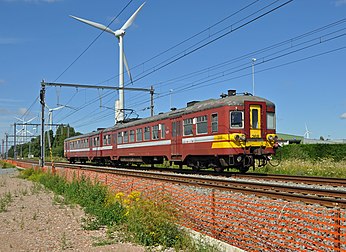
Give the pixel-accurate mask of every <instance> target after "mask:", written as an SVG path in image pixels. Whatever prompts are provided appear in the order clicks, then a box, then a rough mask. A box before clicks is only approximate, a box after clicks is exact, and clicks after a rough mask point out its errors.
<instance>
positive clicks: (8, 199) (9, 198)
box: [0, 192, 13, 213]
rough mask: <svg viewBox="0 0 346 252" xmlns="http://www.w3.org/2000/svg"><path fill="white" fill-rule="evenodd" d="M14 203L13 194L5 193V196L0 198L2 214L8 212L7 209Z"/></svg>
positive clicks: (0, 211)
mask: <svg viewBox="0 0 346 252" xmlns="http://www.w3.org/2000/svg"><path fill="white" fill-rule="evenodd" d="M12 201H13V198H12V194H11V193H10V192H7V193H5V195H4V196H2V197H1V198H0V213H2V212H5V211H7V207H8V205H9V204H10V203H11V202H12Z"/></svg>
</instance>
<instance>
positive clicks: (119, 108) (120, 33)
mask: <svg viewBox="0 0 346 252" xmlns="http://www.w3.org/2000/svg"><path fill="white" fill-rule="evenodd" d="M144 4H145V2H144V3H143V4H142V5H141V6H139V8H138V9H137V10H136V11H135V12H134V13H133V14H132V16H131V17H130V18H129V19H128V20H127V21H126V22H125V24H124V25H123V26H122V27H121V28H120V29H119V30H116V31H113V30H111V29H110V28H108V27H107V26H105V25H103V24H99V23H96V22H93V21H89V20H86V19H83V18H79V17H75V16H72V15H70V17H72V18H74V19H77V20H78V21H81V22H83V23H86V24H88V25H91V26H93V27H95V28H98V29H100V30H102V31H105V32H108V33H111V34H113V35H114V36H115V37H117V38H118V42H119V102H116V103H115V104H116V110H115V111H116V112H115V122H117V121H124V104H125V99H124V64H125V67H126V70H127V73H128V75H129V77H130V79H131V81H132V77H131V74H130V69H129V66H128V64H127V60H126V57H125V53H124V44H123V43H124V42H123V41H124V36H125V32H126V29H127V28H129V27H130V26H131V25H132V23H133V21H134V20H135V18H136V16H137V14H138V12H139V11H140V10H141V9H142V8H143V6H144Z"/></svg>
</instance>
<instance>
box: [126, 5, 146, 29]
mask: <svg viewBox="0 0 346 252" xmlns="http://www.w3.org/2000/svg"><path fill="white" fill-rule="evenodd" d="M144 4H145V2H144V3H142V5H141V6H139V8H138V9H137V10H136V11H135V12H134V13H133V14H132V16H131V17H130V18H129V19H128V20H127V21H126V23H125V24H124V25H123V27H121V30H126V29H127V28H129V27H130V26H131V25H132V23H133V21H135V18H136V16H137V14H138V12H139V11H140V10H141V9H142V8H143V6H144Z"/></svg>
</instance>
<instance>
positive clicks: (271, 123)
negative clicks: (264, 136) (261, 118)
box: [267, 112, 276, 129]
mask: <svg viewBox="0 0 346 252" xmlns="http://www.w3.org/2000/svg"><path fill="white" fill-rule="evenodd" d="M275 124H276V123H275V113H274V112H267V129H275V128H276V125H275Z"/></svg>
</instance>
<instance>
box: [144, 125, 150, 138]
mask: <svg viewBox="0 0 346 252" xmlns="http://www.w3.org/2000/svg"><path fill="white" fill-rule="evenodd" d="M144 140H145V141H147V140H150V127H144Z"/></svg>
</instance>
